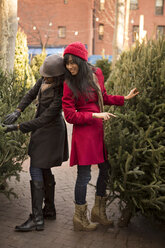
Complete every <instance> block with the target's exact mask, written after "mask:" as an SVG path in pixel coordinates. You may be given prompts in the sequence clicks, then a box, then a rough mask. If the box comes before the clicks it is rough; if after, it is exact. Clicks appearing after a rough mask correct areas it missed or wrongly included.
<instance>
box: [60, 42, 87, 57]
mask: <svg viewBox="0 0 165 248" xmlns="http://www.w3.org/2000/svg"><path fill="white" fill-rule="evenodd" d="M66 53H69V54H73V55H75V56H78V57H80V58H81V59H83V60H85V61H88V51H87V49H86V48H85V45H84V44H82V43H81V42H79V41H76V42H73V43H71V44H70V45H68V46H67V47H66V48H65V50H64V55H65V54H66Z"/></svg>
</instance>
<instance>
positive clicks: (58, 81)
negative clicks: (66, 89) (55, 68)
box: [53, 74, 65, 95]
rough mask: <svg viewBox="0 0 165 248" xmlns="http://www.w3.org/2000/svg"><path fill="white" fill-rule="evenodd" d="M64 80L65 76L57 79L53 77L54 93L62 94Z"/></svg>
mask: <svg viewBox="0 0 165 248" xmlns="http://www.w3.org/2000/svg"><path fill="white" fill-rule="evenodd" d="M64 80H65V75H64V74H63V75H60V76H57V77H53V81H54V83H55V89H56V92H58V94H59V95H62V94H63V84H64Z"/></svg>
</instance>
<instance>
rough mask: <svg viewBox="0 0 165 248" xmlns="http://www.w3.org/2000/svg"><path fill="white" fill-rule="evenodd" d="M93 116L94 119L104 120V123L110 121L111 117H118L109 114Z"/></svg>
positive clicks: (94, 114) (103, 113) (95, 114)
mask: <svg viewBox="0 0 165 248" xmlns="http://www.w3.org/2000/svg"><path fill="white" fill-rule="evenodd" d="M92 116H93V118H99V119H103V120H104V121H107V120H109V119H110V118H111V117H116V115H113V114H111V113H108V112H102V113H93V114H92Z"/></svg>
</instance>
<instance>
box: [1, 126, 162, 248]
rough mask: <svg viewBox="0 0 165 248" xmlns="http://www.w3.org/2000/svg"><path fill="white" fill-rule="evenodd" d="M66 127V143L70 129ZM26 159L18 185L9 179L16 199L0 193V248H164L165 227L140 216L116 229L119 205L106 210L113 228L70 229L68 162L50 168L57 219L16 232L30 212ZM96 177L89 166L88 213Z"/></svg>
mask: <svg viewBox="0 0 165 248" xmlns="http://www.w3.org/2000/svg"><path fill="white" fill-rule="evenodd" d="M67 127H68V137H69V144H70V141H71V133H72V126H71V125H67ZM28 170H29V159H27V160H26V161H25V162H24V163H23V165H22V172H21V174H20V182H18V181H16V180H15V178H12V179H11V181H10V182H9V185H10V187H13V189H14V192H15V193H16V194H17V195H18V198H14V197H11V199H10V200H9V199H8V198H6V196H4V195H3V194H0V248H29V247H30V248H165V228H164V226H162V225H160V224H159V223H154V222H151V221H150V220H148V219H146V218H145V217H143V216H135V217H134V218H132V219H131V223H130V224H129V226H128V227H127V228H118V227H117V220H118V218H119V216H120V212H119V209H118V202H117V201H116V202H114V203H113V204H111V205H110V206H108V208H107V216H108V217H109V218H111V219H113V220H114V222H115V225H114V228H108V227H103V226H99V227H98V229H97V230H96V231H93V232H82V231H81V232H75V231H74V230H73V223H72V218H73V213H74V198H73V197H74V184H75V180H76V166H74V167H72V168H70V167H69V161H67V162H65V163H63V165H62V166H61V167H57V168H53V169H52V171H53V173H54V175H55V179H56V196H55V204H56V211H57V219H56V220H45V230H44V231H40V232H37V231H33V232H27V233H19V232H15V231H14V227H15V226H16V225H20V224H22V223H23V222H24V221H25V220H26V219H27V218H28V216H29V213H30V212H31V198H30V185H29V180H30V176H29V171H28ZM97 175H98V168H97V166H96V165H93V166H92V179H91V181H90V184H89V185H88V192H87V202H88V208H89V216H90V210H91V208H92V206H93V203H94V195H95V187H94V186H95V184H96V180H97Z"/></svg>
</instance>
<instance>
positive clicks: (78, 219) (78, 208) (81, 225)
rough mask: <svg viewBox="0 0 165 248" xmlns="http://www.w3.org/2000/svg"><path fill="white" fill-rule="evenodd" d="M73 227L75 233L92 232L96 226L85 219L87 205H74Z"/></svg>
mask: <svg viewBox="0 0 165 248" xmlns="http://www.w3.org/2000/svg"><path fill="white" fill-rule="evenodd" d="M73 225H74V230H75V231H87V232H90V231H94V230H96V228H97V224H94V223H90V222H89V220H88V217H87V204H84V205H77V204H75V214H74V216H73Z"/></svg>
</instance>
